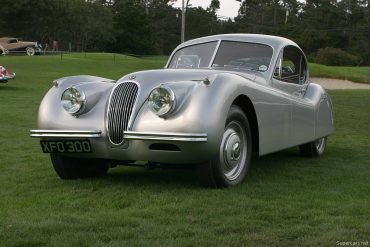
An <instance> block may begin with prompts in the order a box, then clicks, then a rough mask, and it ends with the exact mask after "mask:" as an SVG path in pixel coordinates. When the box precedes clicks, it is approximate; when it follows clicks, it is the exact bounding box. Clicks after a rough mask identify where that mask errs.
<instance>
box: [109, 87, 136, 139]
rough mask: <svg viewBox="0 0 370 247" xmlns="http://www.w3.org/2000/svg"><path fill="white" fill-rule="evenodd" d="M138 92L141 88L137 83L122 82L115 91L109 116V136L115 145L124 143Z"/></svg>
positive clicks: (111, 99)
mask: <svg viewBox="0 0 370 247" xmlns="http://www.w3.org/2000/svg"><path fill="white" fill-rule="evenodd" d="M138 91H139V86H138V85H137V84H136V83H135V82H122V83H120V84H119V85H117V86H116V87H115V88H114V89H113V92H112V94H111V96H110V102H109V105H108V114H107V130H108V136H109V140H110V141H111V142H112V143H113V144H116V145H118V144H121V143H122V142H123V141H124V140H123V138H124V131H127V129H128V127H129V126H128V124H129V122H130V119H131V114H132V112H133V109H134V106H135V103H136V99H137V95H138Z"/></svg>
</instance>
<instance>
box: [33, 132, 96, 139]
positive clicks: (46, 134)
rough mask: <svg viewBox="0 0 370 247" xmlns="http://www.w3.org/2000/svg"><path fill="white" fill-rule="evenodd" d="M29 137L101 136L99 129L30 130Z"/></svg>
mask: <svg viewBox="0 0 370 247" xmlns="http://www.w3.org/2000/svg"><path fill="white" fill-rule="evenodd" d="M30 136H31V137H67V138H69V137H74V138H75V137H79V138H87V137H88V138H98V137H101V131H100V130H30Z"/></svg>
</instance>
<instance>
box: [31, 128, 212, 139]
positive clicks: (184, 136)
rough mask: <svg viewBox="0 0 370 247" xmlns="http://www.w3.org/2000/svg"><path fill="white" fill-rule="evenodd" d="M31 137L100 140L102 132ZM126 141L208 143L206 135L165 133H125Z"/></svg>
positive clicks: (44, 132)
mask: <svg viewBox="0 0 370 247" xmlns="http://www.w3.org/2000/svg"><path fill="white" fill-rule="evenodd" d="M30 136H31V137H39V138H43V137H47V138H53V137H55V138H99V137H102V132H101V131H100V130H30ZM124 139H125V140H144V141H145V140H147V141H153V140H155V141H179V142H207V134H206V133H163V132H136V131H125V132H124Z"/></svg>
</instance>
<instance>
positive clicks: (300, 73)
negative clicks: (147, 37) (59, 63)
mask: <svg viewBox="0 0 370 247" xmlns="http://www.w3.org/2000/svg"><path fill="white" fill-rule="evenodd" d="M333 131H334V122H333V113H332V103H331V100H330V97H329V95H328V94H327V93H326V92H325V90H324V89H323V88H322V87H321V86H319V85H317V84H314V83H310V80H309V70H308V64H307V59H306V57H305V55H304V53H303V52H302V50H301V49H300V48H299V46H298V45H297V44H296V43H294V42H293V41H291V40H288V39H285V38H282V37H276V36H267V35H255V34H227V35H216V36H209V37H203V38H199V39H195V40H191V41H188V42H185V43H183V44H181V45H179V46H178V47H177V48H176V49H175V50H174V52H173V53H172V55H171V56H170V58H169V60H168V63H167V65H166V66H165V68H164V69H160V70H149V71H141V72H135V73H131V74H128V75H125V76H123V77H122V78H121V79H119V80H118V81H114V80H110V79H105V78H100V77H94V76H72V77H65V78H61V79H58V80H55V81H54V85H53V87H52V88H51V89H50V90H49V92H48V93H47V94H46V95H45V97H44V99H43V100H42V102H41V105H40V109H39V114H38V129H37V130H31V132H30V133H31V136H32V137H39V138H40V139H41V147H42V150H43V152H45V153H50V155H51V161H52V164H53V166H54V169H55V171H56V173H57V174H58V175H59V176H60V177H61V178H62V179H76V178H82V177H94V176H101V175H104V174H106V172H107V170H108V169H109V168H110V167H113V166H115V165H120V164H122V165H130V164H137V163H135V162H137V161H147V162H148V165H149V166H150V167H154V166H168V165H180V164H182V165H187V166H193V165H195V166H196V168H197V173H198V175H199V178H200V181H201V182H202V183H203V184H204V185H205V186H209V187H227V186H233V185H237V184H239V183H241V182H242V181H243V180H244V178H245V176H246V175H247V173H248V169H249V167H250V165H251V158H252V154H255V155H257V156H262V155H266V154H269V153H273V152H276V151H279V150H283V149H286V148H290V147H293V146H299V148H300V152H301V153H302V155H304V156H308V157H318V156H321V155H322V154H323V153H324V150H325V147H326V142H327V136H328V135H330V134H331V133H332V132H333Z"/></svg>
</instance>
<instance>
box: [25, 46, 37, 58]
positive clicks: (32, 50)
mask: <svg viewBox="0 0 370 247" xmlns="http://www.w3.org/2000/svg"><path fill="white" fill-rule="evenodd" d="M26 53H27V55H28V56H33V55H35V53H36V50H35V48H33V47H27V48H26Z"/></svg>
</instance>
